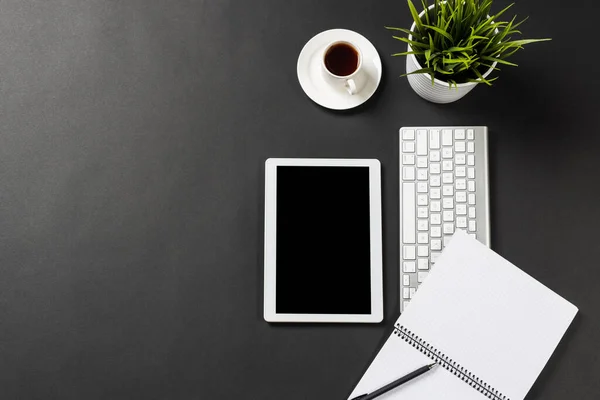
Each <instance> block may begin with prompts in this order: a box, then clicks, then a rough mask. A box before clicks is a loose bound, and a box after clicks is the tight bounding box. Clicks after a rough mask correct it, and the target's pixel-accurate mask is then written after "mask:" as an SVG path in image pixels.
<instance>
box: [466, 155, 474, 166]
mask: <svg viewBox="0 0 600 400" xmlns="http://www.w3.org/2000/svg"><path fill="white" fill-rule="evenodd" d="M467 164H468V165H471V166H472V165H475V155H474V154H469V155H467Z"/></svg>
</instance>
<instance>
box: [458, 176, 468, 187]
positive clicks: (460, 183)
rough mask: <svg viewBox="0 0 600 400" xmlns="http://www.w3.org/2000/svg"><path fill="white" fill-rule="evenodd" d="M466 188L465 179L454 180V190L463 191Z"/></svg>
mask: <svg viewBox="0 0 600 400" xmlns="http://www.w3.org/2000/svg"><path fill="white" fill-rule="evenodd" d="M466 188H467V180H466V179H462V178H460V179H457V180H456V190H465V189H466Z"/></svg>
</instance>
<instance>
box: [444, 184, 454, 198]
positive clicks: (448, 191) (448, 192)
mask: <svg viewBox="0 0 600 400" xmlns="http://www.w3.org/2000/svg"><path fill="white" fill-rule="evenodd" d="M442 193H443V195H444V196H453V195H454V187H453V186H452V185H444V187H443V189H442Z"/></svg>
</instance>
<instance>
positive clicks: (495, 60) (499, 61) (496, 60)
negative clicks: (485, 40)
mask: <svg viewBox="0 0 600 400" xmlns="http://www.w3.org/2000/svg"><path fill="white" fill-rule="evenodd" d="M481 59H482V60H486V61H491V62H497V63H498V64H505V65H511V66H513V67H517V66H518V65H517V64H515V63H511V62H508V61H506V60H502V59H500V58H494V57H490V56H482V57H481Z"/></svg>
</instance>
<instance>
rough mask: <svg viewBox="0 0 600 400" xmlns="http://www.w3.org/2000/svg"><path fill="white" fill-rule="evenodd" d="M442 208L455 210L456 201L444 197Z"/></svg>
mask: <svg viewBox="0 0 600 400" xmlns="http://www.w3.org/2000/svg"><path fill="white" fill-rule="evenodd" d="M442 207H443V208H445V209H449V208H454V199H453V198H452V197H444V198H443V199H442Z"/></svg>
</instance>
